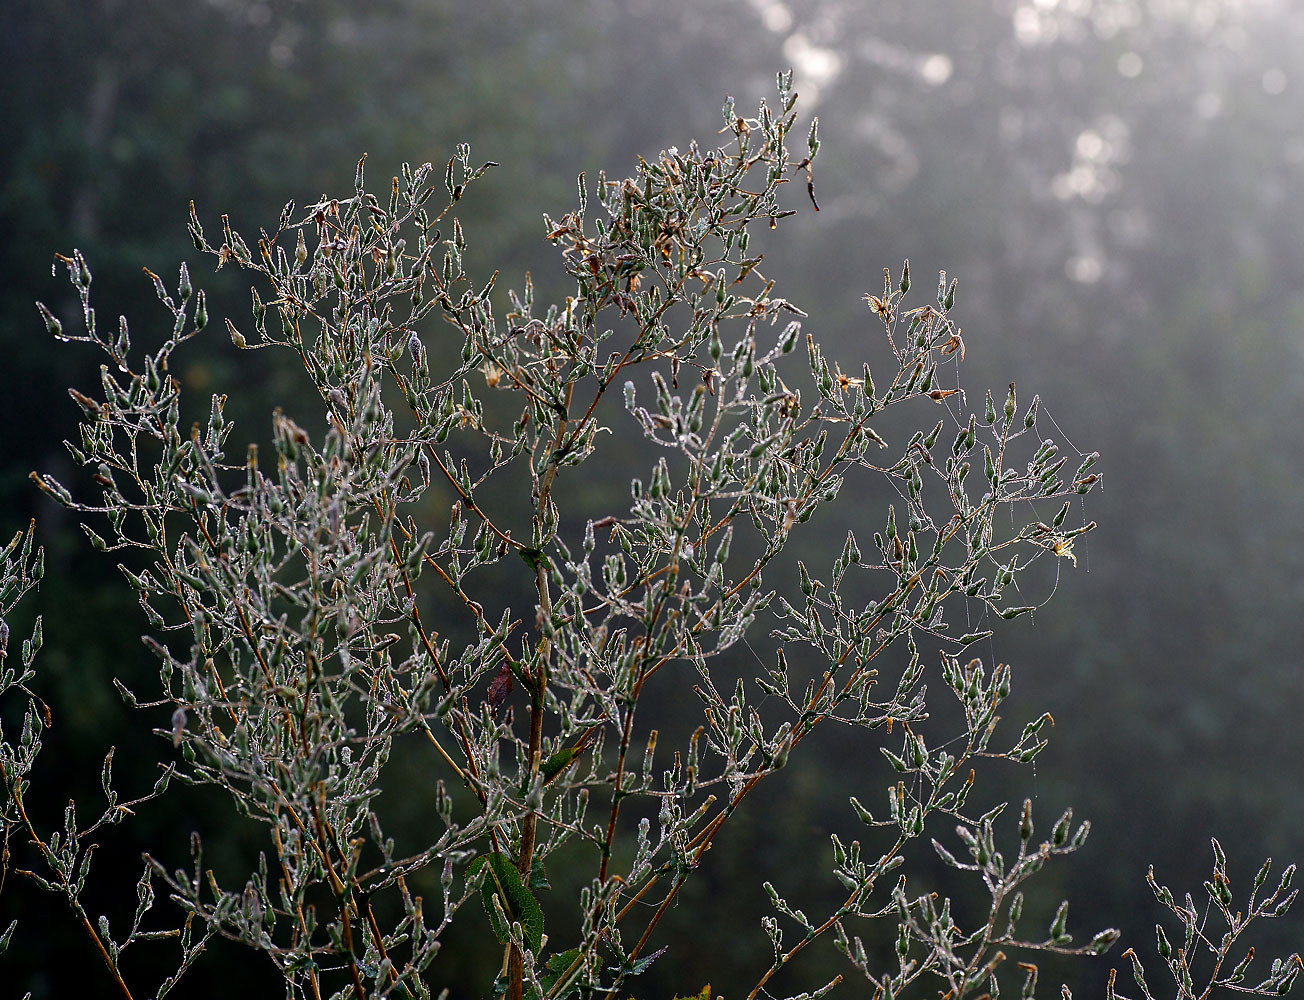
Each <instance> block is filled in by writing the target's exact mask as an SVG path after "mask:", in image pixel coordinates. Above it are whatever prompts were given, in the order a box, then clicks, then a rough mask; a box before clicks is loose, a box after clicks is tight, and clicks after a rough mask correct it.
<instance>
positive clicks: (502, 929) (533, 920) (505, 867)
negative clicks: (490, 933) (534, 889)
mask: <svg viewBox="0 0 1304 1000" xmlns="http://www.w3.org/2000/svg"><path fill="white" fill-rule="evenodd" d="M485 867H487V868H488V869H489V870H488V872H487V873H486V874H485V879H484V883H483V885H482V886H481V888H480V892H481V896H482V898H483V899H484V908H485V912H487V913H488V914H489V922H490V923H491V924H493V928H494V934H496V935H497V936H498V940H499V941H500V942H502V943H503V944H506V943H507V942H508V941H509V940H510V937H509V935H508V933H507V931H508V928H507V927H506V926H504V925H503V923H502V921H501V920H500V919H499V917H498V911H497V910H496V909H495V908H494V897H495V896H497V897H498V901H499V903H500V904H501V905H502V908H503V912H504V913H506V914H507V918H508V919H509V920H511V921H512V922H513V923H520V925H521V931H522V933H523V934H524V935H525V946H526V947H527V948H529V949H530V951H532V952H535V953H536V954H537V953H538V951H539V946H540V945H541V944H542V941H543V910H541V909H540V908H539V904H538V902H537V901H536V900H535V898H534V897H533V896H531V895H530V891H529V890H528V889H526V888H525V885H524V883H523V882H522V881H521V873H520V872H518V871H517V870H516V866H515V865H514V864H512V862H511V860H510V859H509V858H508V857H507V855H505V854H503V853H502V852H501V851H493V852H491V853H489V854H483V855H481V856H480V857H478V858H476V859H475V860H474V861H472V862H471V865H470V867H469V868H468V869H467V878H474V877H475V875H476V874H477V873H478V872H479V871H480V869H481V868H485Z"/></svg>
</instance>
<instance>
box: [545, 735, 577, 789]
mask: <svg viewBox="0 0 1304 1000" xmlns="http://www.w3.org/2000/svg"><path fill="white" fill-rule="evenodd" d="M587 747H588V745H587V744H585V743H581V744H580V745H579V746H573V747H566V748H565V749H564V750H558V751H557V752H556V753H555V754H553V755H552V756H551V757H549V758H548V759H547V760H545V761H544V762H543V763H542V764H540V765H539V773H540V774H541V775H543V783H544V784H545V785H546V784H548V783H549V782H551V781H552V780H553V779H554V778H555V777H557V775H559V774H561V772H562V771H564V770H566V768H568V767H570V766H571V764H573V763H574V762H575V758H577V757H578V756H579V755H580V754H582V753H583V752H584V751H585V750H586V749H587Z"/></svg>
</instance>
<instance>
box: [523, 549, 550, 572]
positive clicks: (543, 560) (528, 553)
mask: <svg viewBox="0 0 1304 1000" xmlns="http://www.w3.org/2000/svg"><path fill="white" fill-rule="evenodd" d="M516 554H517V555H518V556H520V557H521V558H522V559H524V560H525V565H527V566H529V567H530V569H532V570H534V571H535V572H538V570H539V567H540V566H542V567H543V568H544V569H549V568H550V567H551V565H552V564H551V563H549V562H548V557H547V556H546V555H545V554H544V552H543V549H517V550H516Z"/></svg>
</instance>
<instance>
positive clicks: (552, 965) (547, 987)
mask: <svg viewBox="0 0 1304 1000" xmlns="http://www.w3.org/2000/svg"><path fill="white" fill-rule="evenodd" d="M579 957H580V950H579V949H578V948H572V949H570V951H562V952H558V953H557V954H555V955H550V956H548V964H547V968H548V971H547V972H546V973H544V974H543V975H542V976H540V977H539V985H540V986H541V987H543V992H544V993H545V994H547V995H552V988H553V987H554V986H556V985H557V980H558V979H559V978H561V975H562V973H564V972H565V971H566V970H567V969H569V968H570V967H571V966H572V965H574V964H575V960H576V959H577V958H579ZM581 981H582V980H581V977H579V976H576V977H574V978H573V979H572V980H571V981H570V983H568V984H567V985H566V986H565V987H564V988H563V989H562V991H561V992H560V993H557V994H555V996H554V1000H562V997H565V996H569V995H570V994H571V993H574V992H575V990H576V989H577V988H578V987H579V985H580V982H581Z"/></svg>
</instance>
